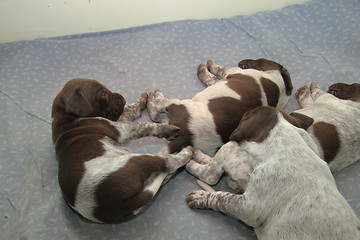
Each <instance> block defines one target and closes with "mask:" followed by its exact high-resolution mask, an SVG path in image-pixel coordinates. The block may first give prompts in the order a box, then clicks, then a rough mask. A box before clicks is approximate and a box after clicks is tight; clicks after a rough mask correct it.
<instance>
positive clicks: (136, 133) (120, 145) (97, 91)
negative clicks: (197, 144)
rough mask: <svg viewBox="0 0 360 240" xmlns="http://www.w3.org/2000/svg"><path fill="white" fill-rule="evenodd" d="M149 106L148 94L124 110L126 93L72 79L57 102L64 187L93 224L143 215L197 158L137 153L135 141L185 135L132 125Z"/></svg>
mask: <svg viewBox="0 0 360 240" xmlns="http://www.w3.org/2000/svg"><path fill="white" fill-rule="evenodd" d="M146 101H147V94H146V93H145V92H144V93H142V94H141V96H140V98H139V99H138V101H137V102H135V103H133V104H131V105H129V106H127V107H125V110H124V105H125V100H124V98H123V97H122V96H121V95H120V94H118V93H112V92H111V91H110V90H109V89H107V88H106V87H105V86H104V85H102V84H100V83H99V82H97V81H95V80H91V79H73V80H70V81H69V82H68V83H66V84H65V86H64V88H63V89H62V90H61V91H60V93H59V94H58V95H57V96H56V97H55V99H54V102H53V105H52V118H53V121H52V138H53V142H54V144H55V151H56V157H57V160H58V180H59V185H60V188H61V191H62V193H63V197H64V199H65V200H66V202H67V203H68V205H70V206H71V207H72V208H73V209H74V210H75V211H77V212H78V213H79V214H80V215H82V216H83V217H85V218H86V219H88V220H91V221H94V222H98V223H109V222H117V221H122V220H123V219H125V217H128V216H129V215H133V214H136V213H138V212H139V210H140V209H141V208H142V207H144V205H145V204H147V203H148V202H149V201H150V200H151V199H152V197H153V196H154V195H155V193H156V192H157V191H158V189H159V188H160V186H161V184H162V183H163V180H164V179H165V178H166V177H167V176H168V175H169V174H172V173H174V172H175V171H176V170H177V169H178V168H180V167H182V166H183V165H184V164H186V163H187V162H188V161H189V160H190V158H191V156H192V152H191V151H190V150H189V149H184V150H182V151H181V152H180V153H178V154H176V155H171V154H163V155H150V154H134V153H132V152H131V150H130V148H129V146H128V145H127V143H128V142H129V141H130V140H133V139H137V138H141V137H145V136H156V137H159V138H161V137H166V138H168V139H171V138H173V137H176V135H177V132H178V130H179V129H178V127H175V126H172V125H166V124H156V123H146V122H131V120H133V119H134V118H136V117H138V116H140V115H141V110H142V109H143V108H144V107H145V106H146ZM122 113H123V114H122ZM121 114H122V115H121ZM120 115H121V116H120ZM119 116H120V119H119ZM118 119H119V120H118Z"/></svg>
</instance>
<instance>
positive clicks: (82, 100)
mask: <svg viewBox="0 0 360 240" xmlns="http://www.w3.org/2000/svg"><path fill="white" fill-rule="evenodd" d="M65 110H66V112H67V113H72V114H75V115H76V116H79V117H89V116H90V115H91V113H92V112H93V111H94V109H93V107H92V105H91V103H90V102H89V100H88V99H87V98H86V96H85V95H84V94H83V92H82V91H81V89H80V87H76V88H75V89H74V90H73V91H72V92H71V93H70V95H69V96H68V97H67V98H66V99H65Z"/></svg>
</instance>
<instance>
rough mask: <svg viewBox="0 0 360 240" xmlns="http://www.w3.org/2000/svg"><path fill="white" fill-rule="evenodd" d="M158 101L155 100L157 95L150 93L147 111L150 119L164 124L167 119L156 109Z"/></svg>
mask: <svg viewBox="0 0 360 240" xmlns="http://www.w3.org/2000/svg"><path fill="white" fill-rule="evenodd" d="M155 104H156V100H155V93H154V92H150V93H149V97H148V103H147V110H148V113H149V116H150V119H151V120H152V121H154V122H163V121H164V120H165V119H164V118H162V117H161V116H160V114H159V113H158V111H157V110H156V107H155Z"/></svg>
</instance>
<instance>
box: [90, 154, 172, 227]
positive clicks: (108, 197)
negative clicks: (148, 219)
mask: <svg viewBox="0 0 360 240" xmlns="http://www.w3.org/2000/svg"><path fill="white" fill-rule="evenodd" d="M165 171H167V167H166V161H165V160H164V159H162V158H160V157H158V156H151V155H139V156H135V157H132V158H131V159H130V160H129V161H128V162H127V164H126V165H125V166H124V167H122V168H120V169H118V170H117V171H115V172H113V173H112V174H110V175H109V176H108V177H106V178H105V179H104V180H103V181H102V182H101V183H100V184H99V186H98V188H97V189H96V195H95V196H96V199H97V202H98V207H97V208H96V209H95V213H94V216H95V217H96V218H97V219H99V220H100V221H102V222H114V221H119V220H121V218H123V217H126V216H128V215H129V214H131V213H132V212H133V211H134V210H137V209H139V208H140V207H142V206H144V205H145V204H146V203H147V202H149V201H150V200H151V199H152V197H153V193H152V192H151V191H144V190H143V189H144V187H145V186H144V183H145V182H146V181H147V180H148V179H149V178H150V177H151V176H153V174H155V173H159V172H165Z"/></svg>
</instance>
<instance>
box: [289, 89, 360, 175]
mask: <svg viewBox="0 0 360 240" xmlns="http://www.w3.org/2000/svg"><path fill="white" fill-rule="evenodd" d="M329 92H330V93H332V94H334V95H335V96H336V97H335V96H334V95H332V94H330V93H326V92H324V91H322V90H320V88H319V86H318V84H316V83H312V84H311V86H310V88H308V87H306V86H305V87H302V88H299V89H298V90H297V92H296V97H297V99H298V101H299V103H300V106H301V107H302V109H300V110H297V111H294V113H301V114H304V115H306V116H308V117H311V118H312V119H313V120H314V123H313V124H312V125H311V126H310V127H309V128H308V130H307V131H308V132H309V134H310V136H311V137H312V138H313V139H314V141H315V143H316V145H317V147H318V149H319V152H320V157H321V158H323V159H324V160H325V161H326V162H327V163H328V164H329V166H330V169H331V171H332V172H335V171H339V170H341V169H343V168H345V167H346V166H348V165H350V164H352V163H354V162H356V161H357V160H359V159H360V103H359V102H356V100H357V99H360V84H352V85H347V84H342V83H337V84H333V85H331V86H330V87H329ZM337 97H339V98H341V99H339V98H337ZM346 99H349V100H346Z"/></svg>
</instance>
